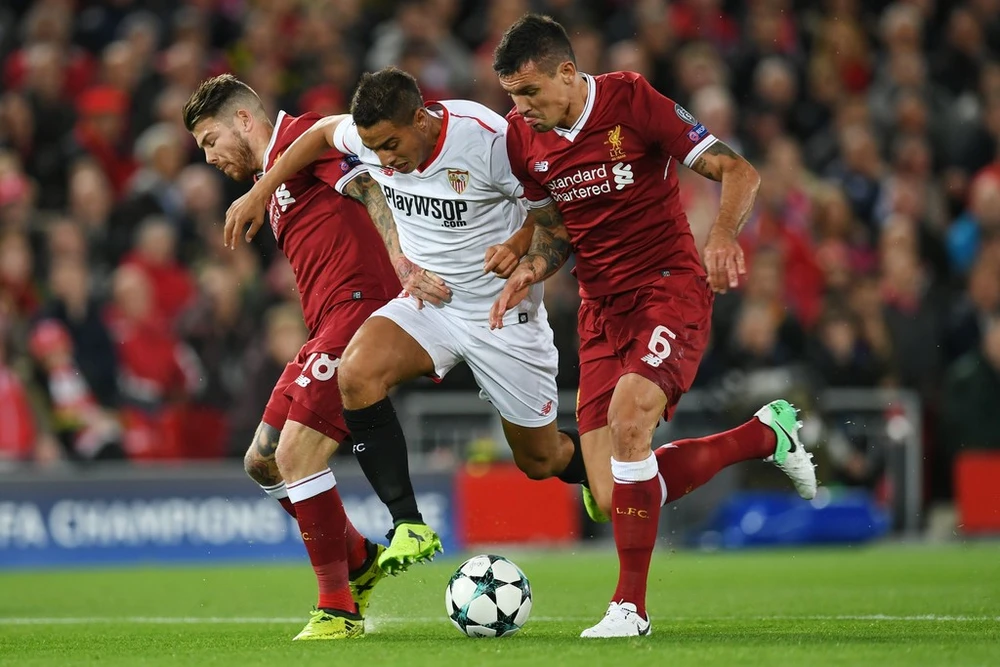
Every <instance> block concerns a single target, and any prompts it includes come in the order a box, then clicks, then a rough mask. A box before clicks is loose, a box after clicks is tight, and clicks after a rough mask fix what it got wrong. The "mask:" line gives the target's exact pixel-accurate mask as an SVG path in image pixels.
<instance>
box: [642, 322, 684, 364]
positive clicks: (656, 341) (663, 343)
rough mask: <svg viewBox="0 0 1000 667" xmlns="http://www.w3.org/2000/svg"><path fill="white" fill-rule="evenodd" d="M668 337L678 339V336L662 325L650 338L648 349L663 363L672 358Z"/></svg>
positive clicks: (654, 330)
mask: <svg viewBox="0 0 1000 667" xmlns="http://www.w3.org/2000/svg"><path fill="white" fill-rule="evenodd" d="M668 337H669V338H671V339H676V338H677V334H675V333H674V332H673V331H671V330H670V329H668V328H667V327H665V326H663V325H662V324H661V325H659V326H657V327H656V328H655V329H653V333H652V335H650V337H649V344H648V345H647V347H648V348H649V351H650V352H652V353H653V355H654V356H655V357H657V358H658V359H660V360H661V361H662V360H664V359H666V358H667V357H669V356H670V341H669V340H668V339H667V338H668Z"/></svg>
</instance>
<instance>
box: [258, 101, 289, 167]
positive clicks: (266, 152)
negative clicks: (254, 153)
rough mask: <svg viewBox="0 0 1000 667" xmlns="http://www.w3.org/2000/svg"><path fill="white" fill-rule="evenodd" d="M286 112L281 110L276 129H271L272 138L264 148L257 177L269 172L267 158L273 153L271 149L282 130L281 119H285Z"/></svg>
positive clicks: (275, 122)
mask: <svg viewBox="0 0 1000 667" xmlns="http://www.w3.org/2000/svg"><path fill="white" fill-rule="evenodd" d="M285 115H286V114H285V112H284V111H279V112H278V118H277V120H275V121H274V129H273V130H271V138H270V139H269V140H268V142H267V148H265V149H264V158H263V159H262V160H261V161H260V173H259V174H257V177H258V178H260V177H261V176H263V175H264V174H266V173H267V158H268V157H269V156H270V155H271V151H272V150H273V149H274V144H275V142H276V141H277V140H278V132H279V131H280V130H281V121H283V120H285Z"/></svg>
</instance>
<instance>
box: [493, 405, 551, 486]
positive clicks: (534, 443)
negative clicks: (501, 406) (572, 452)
mask: <svg viewBox="0 0 1000 667" xmlns="http://www.w3.org/2000/svg"><path fill="white" fill-rule="evenodd" d="M500 423H501V424H502V426H503V434H504V437H505V438H506V439H507V444H508V445H509V446H510V450H511V452H512V453H513V454H514V462H515V463H516V464H517V467H518V468H520V469H521V470H523V471H524V473H525V474H526V475H527V476H528V477H530V478H531V479H546V478H548V477H551V476H552V475H553V474H557V473H558V472H559V470H557V467H558V466H557V463H558V459H559V456H560V454H561V453H562V452H561V451H560V450H561V443H562V436H560V434H559V427H558V426H557V425H556V420H555V419H553V420H552V421H550V422H549V423H548V424H544V425H542V426H520V425H518V424H514V423H512V422H510V421H508V420H507V419H504V418H503V417H501V418H500ZM563 465H565V464H563Z"/></svg>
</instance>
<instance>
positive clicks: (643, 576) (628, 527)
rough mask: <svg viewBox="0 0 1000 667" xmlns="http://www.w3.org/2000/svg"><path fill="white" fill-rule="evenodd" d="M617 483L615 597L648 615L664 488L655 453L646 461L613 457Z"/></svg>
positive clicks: (613, 513) (614, 495)
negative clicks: (648, 590)
mask: <svg viewBox="0 0 1000 667" xmlns="http://www.w3.org/2000/svg"><path fill="white" fill-rule="evenodd" d="M611 474H612V475H613V476H614V480H615V486H614V490H613V491H612V492H611V526H612V530H613V531H614V535H615V547H616V548H617V550H618V586H617V588H615V594H614V597H613V600H614V601H616V602H622V601H625V602H631V603H633V604H634V605H635V606H636V609H637V610H638V612H639V615H640V616H643V617H646V582H647V580H648V578H649V561H650V559H651V558H652V555H653V547H654V546H656V532H657V528H658V527H659V523H660V506H661V505H662V504H663V487H662V485H661V483H660V479H659V477H658V476H657V468H656V458H655V457H654V456H653V454H652V452H650V454H649V458H647V459H645V460H643V461H635V462H625V461H616V460H615V459H611Z"/></svg>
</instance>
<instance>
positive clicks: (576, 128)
mask: <svg viewBox="0 0 1000 667" xmlns="http://www.w3.org/2000/svg"><path fill="white" fill-rule="evenodd" d="M580 76H582V77H583V79H584V81H586V82H587V103H586V104H584V105H583V113H581V114H580V117H579V118H577V119H576V122H575V123H573V127H571V128H569V129H568V130H566V129H563V128H561V127H556V128H553V131H554V132H555V133H556V134H558V135H559V136H560V137H562V138H564V139H566V140H568V141H570V142H572V141H575V140H576V135H578V134H580V131H581V130H582V129H583V126H584V125H586V124H587V119H588V118H590V112H591V111H593V110H594V100H595V98H596V97H597V80H596V79H594V77H592V76H590V75H589V74H584V73H583V72H580Z"/></svg>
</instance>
